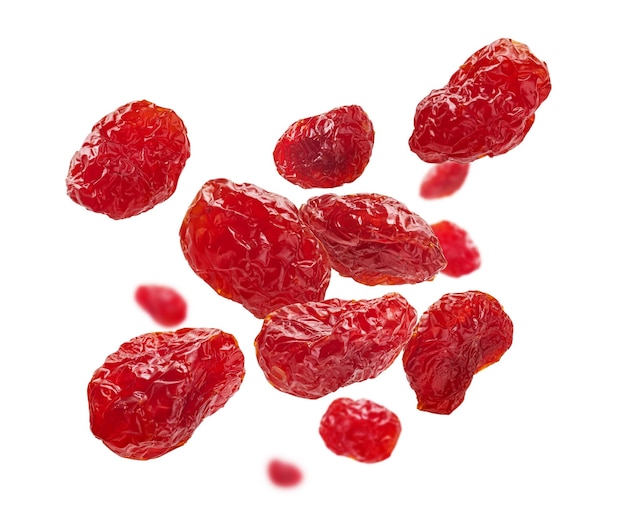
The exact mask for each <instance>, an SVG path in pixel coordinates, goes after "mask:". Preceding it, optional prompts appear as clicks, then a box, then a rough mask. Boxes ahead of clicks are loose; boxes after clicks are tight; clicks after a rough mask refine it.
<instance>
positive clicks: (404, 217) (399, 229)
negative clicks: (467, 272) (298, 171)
mask: <svg viewBox="0 0 626 526" xmlns="http://www.w3.org/2000/svg"><path fill="white" fill-rule="evenodd" d="M300 217H301V218H302V221H303V222H304V223H305V224H307V225H308V226H309V228H310V229H311V230H312V231H313V232H314V233H315V235H316V236H317V237H318V239H319V240H320V241H321V242H322V244H323V245H324V247H325V248H326V250H327V252H328V255H329V257H330V263H331V265H332V267H333V268H334V269H335V270H336V271H337V272H339V274H341V275H342V276H347V277H350V278H352V279H354V280H356V281H358V282H359V283H363V284H365V285H398V284H403V283H419V282H422V281H426V280H429V279H432V278H433V277H434V276H435V274H437V272H439V271H440V270H441V269H443V268H444V267H445V265H446V260H445V258H444V255H443V252H442V250H441V247H440V246H439V241H438V240H437V237H436V236H435V234H434V233H433V231H432V229H431V228H430V225H429V224H428V223H427V222H426V221H424V220H423V219H422V218H421V217H420V216H418V215H417V214H415V213H414V212H411V211H410V210H409V209H408V208H407V207H406V206H405V205H404V204H402V203H401V202H399V201H397V200H395V199H393V198H392V197H387V196H384V195H379V194H353V195H346V196H337V195H334V194H326V195H322V196H319V197H314V198H312V199H309V200H308V201H307V202H306V203H305V204H304V205H303V206H302V207H301V208H300Z"/></svg>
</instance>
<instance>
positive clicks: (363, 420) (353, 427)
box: [319, 398, 402, 463]
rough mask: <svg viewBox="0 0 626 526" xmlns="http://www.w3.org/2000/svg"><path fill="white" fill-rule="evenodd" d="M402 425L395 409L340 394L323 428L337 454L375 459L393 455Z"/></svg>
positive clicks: (325, 436)
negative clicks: (391, 409) (393, 410)
mask: <svg viewBox="0 0 626 526" xmlns="http://www.w3.org/2000/svg"><path fill="white" fill-rule="evenodd" d="M401 431H402V426H401V425H400V419H399V418H398V417H397V415H396V414H395V413H393V412H392V411H390V410H389V409H387V408H386V407H384V406H382V405H379V404H376V403H374V402H372V401H370V400H366V399H361V400H351V399H350V398H338V399H337V400H335V401H333V402H332V403H331V404H330V406H329V407H328V410H327V411H326V413H325V414H324V416H323V417H322V420H321V422H320V428H319V432H320V435H321V437H322V440H324V443H325V444H326V447H327V448H328V449H330V450H331V451H332V452H333V453H335V454H336V455H340V456H344V457H350V458H353V459H355V460H358V461H359V462H365V463H374V462H380V461H382V460H385V459H387V458H389V457H390V456H391V453H392V452H393V450H394V448H395V447H396V443H397V442H398V438H400V432H401Z"/></svg>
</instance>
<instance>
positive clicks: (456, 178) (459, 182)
mask: <svg viewBox="0 0 626 526" xmlns="http://www.w3.org/2000/svg"><path fill="white" fill-rule="evenodd" d="M469 167H470V163H456V162H454V161H447V162H445V163H439V164H436V165H435V166H433V167H432V168H431V169H430V170H428V172H426V176H425V177H424V180H423V181H422V184H421V186H420V195H421V196H422V197H423V198H424V199H439V198H441V197H448V196H451V195H452V194H454V193H456V192H457V191H458V190H459V189H460V188H461V186H463V183H464V182H465V179H466V178H467V174H468V173H469Z"/></svg>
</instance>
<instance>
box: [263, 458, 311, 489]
mask: <svg viewBox="0 0 626 526" xmlns="http://www.w3.org/2000/svg"><path fill="white" fill-rule="evenodd" d="M267 474H268V476H269V478H270V480H271V481H272V483H274V485H276V486H278V487H280V488H292V487H294V486H297V485H299V484H300V483H301V482H302V478H303V475H302V470H300V468H299V467H298V466H296V465H294V464H291V463H289V462H284V461H282V460H278V459H273V460H271V461H270V463H269V464H268V466H267Z"/></svg>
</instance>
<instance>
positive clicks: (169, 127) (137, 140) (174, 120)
mask: <svg viewBox="0 0 626 526" xmlns="http://www.w3.org/2000/svg"><path fill="white" fill-rule="evenodd" d="M188 158H189V140H188V139H187V129H186V128H185V125H184V124H183V121H182V120H181V119H180V117H178V115H176V113H174V112H173V111H172V110H170V109H167V108H161V107H159V106H157V105H156V104H153V103H151V102H148V101H145V100H142V101H137V102H131V103H129V104H126V105H124V106H122V107H120V108H118V109H117V110H115V111H114V112H113V113H111V114H109V115H107V116H106V117H103V118H102V119H101V120H100V121H98V122H97V123H96V124H95V126H94V127H93V129H92V130H91V133H90V134H89V135H88V136H87V138H86V139H85V142H84V144H83V145H82V147H81V149H80V150H79V151H77V152H76V153H75V154H74V157H73V158H72V161H71V163H70V168H69V173H68V175H67V179H66V185H67V193H68V195H69V197H70V198H71V199H72V200H73V201H75V202H76V203H78V204H79V205H82V206H84V207H85V208H87V209H88V210H92V211H93V212H98V213H102V214H106V215H108V216H109V217H111V218H113V219H125V218H128V217H132V216H136V215H137V214H141V213H142V212H145V211H147V210H150V209H151V208H153V207H154V206H156V205H157V204H159V203H162V202H163V201H165V200H166V199H168V198H169V197H170V196H171V195H172V194H173V193H174V191H175V190H176V186H177V184H178V179H179V177H180V174H181V172H182V170H183V168H184V166H185V163H186V162H187V159H188Z"/></svg>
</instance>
